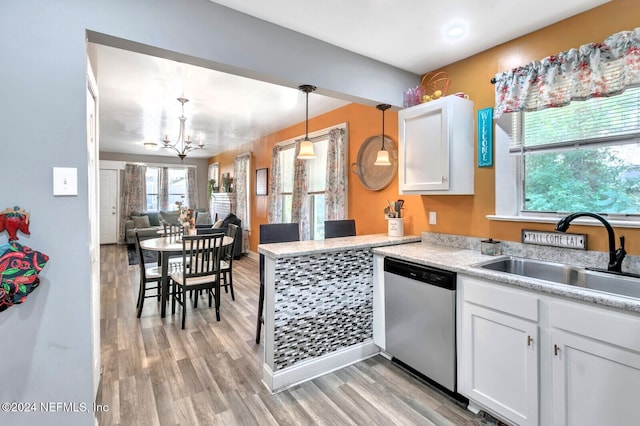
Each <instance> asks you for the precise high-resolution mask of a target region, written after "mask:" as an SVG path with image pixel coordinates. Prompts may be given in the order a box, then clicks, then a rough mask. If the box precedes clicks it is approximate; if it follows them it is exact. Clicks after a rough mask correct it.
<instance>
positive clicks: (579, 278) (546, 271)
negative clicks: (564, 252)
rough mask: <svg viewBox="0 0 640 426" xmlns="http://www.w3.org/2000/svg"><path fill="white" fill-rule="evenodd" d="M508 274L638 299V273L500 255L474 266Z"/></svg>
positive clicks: (639, 277) (639, 282)
mask: <svg viewBox="0 0 640 426" xmlns="http://www.w3.org/2000/svg"><path fill="white" fill-rule="evenodd" d="M475 266H477V267H480V268H483V269H489V270H493V271H497V272H504V273H507V274H515V275H520V276H523V277H527V278H535V279H538V280H544V281H550V282H554V283H558V284H566V285H571V286H576V287H582V288H587V289H590V290H596V291H602V292H605V293H610V294H617V295H621V296H627V297H634V298H638V299H640V276H637V275H634V274H624V273H615V272H608V271H602V270H593V269H588V268H582V267H578V266H571V265H565V264H562V263H555V262H546V261H543V260H534V259H526V258H520V257H513V256H511V257H501V258H499V259H495V260H490V261H488V262H483V263H480V264H477V265H475Z"/></svg>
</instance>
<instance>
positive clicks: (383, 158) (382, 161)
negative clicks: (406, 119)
mask: <svg viewBox="0 0 640 426" xmlns="http://www.w3.org/2000/svg"><path fill="white" fill-rule="evenodd" d="M376 108H378V109H379V110H380V111H382V147H381V148H380V151H378V155H377V156H376V162H375V163H373V164H374V165H375V166H390V165H391V161H389V152H388V151H387V150H386V149H384V112H385V111H386V110H388V109H389V108H391V105H389V104H380V105H377V106H376Z"/></svg>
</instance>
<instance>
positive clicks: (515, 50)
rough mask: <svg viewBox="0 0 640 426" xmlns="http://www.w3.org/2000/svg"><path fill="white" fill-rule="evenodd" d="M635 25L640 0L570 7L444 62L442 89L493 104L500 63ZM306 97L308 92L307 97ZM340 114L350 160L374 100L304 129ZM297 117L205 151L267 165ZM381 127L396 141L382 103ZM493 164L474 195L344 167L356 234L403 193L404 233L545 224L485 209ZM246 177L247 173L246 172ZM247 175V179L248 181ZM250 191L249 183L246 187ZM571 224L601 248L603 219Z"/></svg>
mask: <svg viewBox="0 0 640 426" xmlns="http://www.w3.org/2000/svg"><path fill="white" fill-rule="evenodd" d="M639 25H640V2H637V0H614V1H612V2H610V3H608V4H606V5H604V6H601V7H598V8H595V9H593V10H591V11H588V12H586V13H583V14H580V15H576V16H574V17H572V18H569V19H567V20H565V21H562V22H560V23H558V24H554V25H552V26H549V27H547V28H544V29H542V30H539V31H536V32H534V33H531V34H529V35H526V36H524V37H520V38H518V39H515V40H512V41H510V42H508V43H505V44H503V45H500V46H498V47H495V48H493V49H490V50H487V51H485V52H483V53H480V54H478V55H475V56H473V57H470V58H468V59H465V60H462V61H459V62H457V63H455V64H452V65H450V66H447V67H445V68H443V70H444V71H446V72H447V74H448V75H449V78H450V79H451V86H450V87H449V93H455V92H459V91H461V92H465V93H467V94H468V95H469V97H470V99H471V100H473V101H474V106H475V109H476V110H478V109H483V108H487V107H493V106H494V86H493V85H492V84H491V83H490V80H491V78H492V77H494V76H495V74H496V73H498V72H500V71H505V70H508V69H510V68H512V67H515V66H518V65H523V64H526V63H528V62H530V61H532V60H538V59H542V58H544V57H546V56H549V55H552V54H556V53H558V52H560V51H563V50H567V49H569V48H572V47H578V46H580V45H582V44H585V43H590V42H599V41H603V40H604V39H605V38H606V37H607V36H609V35H611V34H614V33H616V32H619V31H625V30H631V29H634V28H636V27H637V26H639ZM311 101H312V100H311ZM343 122H347V123H348V130H349V132H348V133H349V164H351V163H353V162H355V161H356V158H357V154H358V149H359V148H360V146H361V144H362V143H363V142H364V141H365V140H366V139H367V138H368V137H369V136H372V135H376V134H379V132H380V131H381V125H382V123H381V113H380V112H379V111H378V110H376V109H375V108H374V107H368V106H363V105H356V104H351V105H347V106H345V107H342V108H339V109H336V110H334V111H331V112H329V113H327V114H324V115H322V116H320V117H316V118H314V119H311V120H310V122H309V132H314V131H316V130H320V129H323V128H326V127H330V126H335V125H337V124H340V123H343ZM304 130H305V129H304V122H301V123H298V124H297V125H295V126H292V127H289V128H287V129H283V130H281V131H279V132H277V133H275V134H273V135H269V136H268V137H265V138H262V139H260V140H259V141H255V142H253V143H251V144H248V145H245V146H243V147H240V148H236V149H231V150H230V151H228V152H225V153H224V154H221V155H218V156H216V157H213V158H212V159H210V160H209V161H210V162H214V161H218V162H220V172H221V173H224V172H231V173H232V174H233V160H234V157H235V156H236V155H238V154H241V153H244V152H247V151H251V152H252V153H253V161H254V169H253V170H252V171H251V173H252V176H255V168H263V167H268V168H271V150H272V148H273V145H274V144H275V143H276V142H279V141H283V140H287V139H291V138H294V137H297V136H300V135H304ZM385 133H386V134H387V135H389V136H390V137H391V138H392V139H393V141H394V142H395V143H396V145H397V141H398V115H397V112H394V111H392V110H389V111H387V112H386V113H385ZM494 178H495V174H494V169H493V168H477V167H476V169H475V195H468V196H466V195H465V196H463V195H461V196H444V195H442V196H419V195H404V196H399V195H398V181H397V177H396V179H394V181H393V182H392V183H391V184H390V185H389V186H388V187H387V188H385V189H383V190H382V191H369V190H367V189H366V188H365V187H363V186H362V184H361V183H360V181H359V180H358V177H357V176H356V175H355V174H353V173H351V172H349V214H348V217H350V218H354V219H355V220H356V223H357V231H358V234H371V233H384V232H386V230H387V228H386V221H385V220H384V216H383V213H382V211H383V209H384V207H385V206H386V200H395V199H398V198H402V199H404V200H405V234H420V232H422V231H432V232H441V233H451V234H458V235H468V236H475V237H483V238H486V237H492V238H494V239H502V240H509V241H520V231H521V230H522V229H541V230H552V229H553V226H552V225H551V224H540V223H522V222H518V223H516V222H496V221H489V220H488V219H487V218H486V215H488V214H493V213H494V211H495V207H494V202H495V189H494V180H495V179H494ZM252 181H253V179H252ZM253 184H254V182H252V185H253ZM251 191H252V193H253V192H254V189H253V187H252V188H251ZM254 200H255V203H253V205H252V206H251V208H252V211H251V222H252V225H251V238H250V246H251V250H252V251H256V248H257V242H258V226H259V224H261V223H266V222H267V197H266V196H259V197H254ZM429 211H435V212H436V213H437V225H429V224H428V222H427V218H428V212H429ZM616 231H617V232H616V233H617V235H620V234H621V233H624V235H625V236H626V237H627V251H628V252H629V253H630V254H635V255H639V254H640V230H636V229H621V228H617V229H616ZM571 232H576V233H586V234H588V235H589V248H590V249H593V250H599V251H606V250H607V243H606V234H605V231H604V229H602V227H592V226H586V227H585V226H582V227H580V226H576V225H574V226H572V227H571Z"/></svg>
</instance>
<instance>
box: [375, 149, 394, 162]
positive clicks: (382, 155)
mask: <svg viewBox="0 0 640 426" xmlns="http://www.w3.org/2000/svg"><path fill="white" fill-rule="evenodd" d="M373 164H374V165H375V166H390V165H391V161H389V152H387V151H386V150H384V149H381V150H380V151H378V156H377V157H376V162H375V163H373Z"/></svg>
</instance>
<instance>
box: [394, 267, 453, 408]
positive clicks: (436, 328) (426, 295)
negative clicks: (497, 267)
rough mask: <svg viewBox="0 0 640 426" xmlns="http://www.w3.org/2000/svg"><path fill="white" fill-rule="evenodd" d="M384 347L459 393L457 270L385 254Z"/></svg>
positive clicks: (435, 380) (401, 361)
mask: <svg viewBox="0 0 640 426" xmlns="http://www.w3.org/2000/svg"><path fill="white" fill-rule="evenodd" d="M384 298H385V334H386V352H388V353H389V354H390V355H392V356H393V360H394V361H399V362H400V364H403V365H404V366H408V367H410V368H411V369H413V370H415V371H417V372H418V373H420V374H421V375H423V376H424V377H423V378H426V379H427V381H429V382H430V383H432V384H435V385H436V386H438V387H440V388H441V389H443V390H445V391H447V393H449V394H451V395H452V396H454V397H456V398H458V399H460V397H461V395H459V394H457V389H456V273H455V272H451V271H445V270H442V269H438V268H432V267H428V266H424V265H418V264H415V263H410V262H406V261H404V260H399V259H393V258H388V257H387V258H385V260H384Z"/></svg>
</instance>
